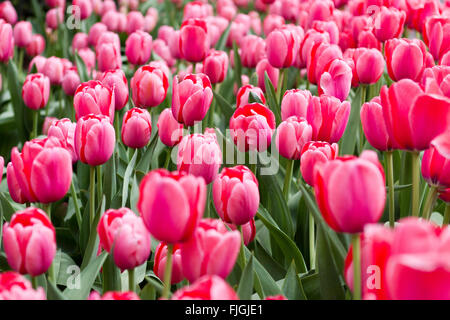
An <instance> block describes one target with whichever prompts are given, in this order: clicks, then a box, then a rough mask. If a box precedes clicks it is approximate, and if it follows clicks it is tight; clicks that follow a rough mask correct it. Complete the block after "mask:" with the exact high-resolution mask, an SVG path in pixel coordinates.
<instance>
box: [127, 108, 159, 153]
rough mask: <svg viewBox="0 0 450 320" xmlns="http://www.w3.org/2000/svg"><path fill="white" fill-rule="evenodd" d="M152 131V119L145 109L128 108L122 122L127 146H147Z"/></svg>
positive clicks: (135, 147)
mask: <svg viewBox="0 0 450 320" xmlns="http://www.w3.org/2000/svg"><path fill="white" fill-rule="evenodd" d="M151 133H152V119H151V117H150V113H148V111H147V110H145V109H140V108H133V109H130V110H128V111H127V112H126V113H125V115H124V117H123V122H122V141H123V144H124V145H126V146H127V147H130V148H134V149H140V148H143V147H145V146H146V145H147V144H148V143H149V141H150V136H151Z"/></svg>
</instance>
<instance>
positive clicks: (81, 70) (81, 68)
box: [75, 52, 90, 83]
mask: <svg viewBox="0 0 450 320" xmlns="http://www.w3.org/2000/svg"><path fill="white" fill-rule="evenodd" d="M75 63H76V65H77V70H78V74H79V76H80V81H81V82H82V83H83V82H87V81H89V79H90V77H89V74H88V72H87V68H86V64H85V63H84V60H83V59H81V57H80V55H79V54H78V52H75Z"/></svg>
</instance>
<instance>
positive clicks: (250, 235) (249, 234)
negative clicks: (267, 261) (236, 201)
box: [226, 219, 256, 246]
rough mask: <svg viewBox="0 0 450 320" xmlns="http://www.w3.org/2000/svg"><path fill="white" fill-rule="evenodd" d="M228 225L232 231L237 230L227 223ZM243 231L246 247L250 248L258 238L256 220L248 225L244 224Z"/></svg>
mask: <svg viewBox="0 0 450 320" xmlns="http://www.w3.org/2000/svg"><path fill="white" fill-rule="evenodd" d="M226 225H227V226H228V227H229V228H230V229H231V230H237V227H236V225H234V224H231V223H226ZM241 231H242V238H243V240H244V245H246V246H248V245H249V244H250V243H251V242H252V241H253V240H255V236H256V226H255V219H251V220H250V221H249V222H247V223H246V224H243V225H242V226H241Z"/></svg>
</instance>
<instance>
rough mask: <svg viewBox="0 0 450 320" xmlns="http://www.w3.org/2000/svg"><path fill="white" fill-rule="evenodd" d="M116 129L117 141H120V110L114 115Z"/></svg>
mask: <svg viewBox="0 0 450 320" xmlns="http://www.w3.org/2000/svg"><path fill="white" fill-rule="evenodd" d="M114 130H115V131H116V141H117V143H119V141H120V114H119V111H116V114H115V116H114Z"/></svg>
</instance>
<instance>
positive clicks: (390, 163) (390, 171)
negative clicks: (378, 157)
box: [386, 151, 395, 228]
mask: <svg viewBox="0 0 450 320" xmlns="http://www.w3.org/2000/svg"><path fill="white" fill-rule="evenodd" d="M386 166H387V178H388V188H389V226H390V227H391V228H393V227H394V226H395V190H394V155H393V153H392V151H387V152H386Z"/></svg>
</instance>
